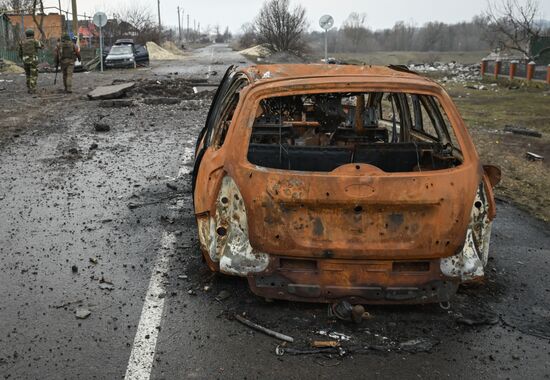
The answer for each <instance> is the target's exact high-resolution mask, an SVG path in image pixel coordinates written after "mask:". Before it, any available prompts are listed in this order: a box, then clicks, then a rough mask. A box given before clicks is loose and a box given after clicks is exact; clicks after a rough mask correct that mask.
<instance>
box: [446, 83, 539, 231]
mask: <svg viewBox="0 0 550 380" xmlns="http://www.w3.org/2000/svg"><path fill="white" fill-rule="evenodd" d="M443 85H444V86H445V87H446V89H447V91H449V93H450V95H451V96H452V97H453V99H454V101H455V103H456V105H457V106H458V108H459V110H460V112H461V114H462V117H463V118H464V120H465V121H466V124H467V125H468V128H469V130H470V133H471V134H472V136H473V138H474V140H475V144H476V147H477V149H478V153H479V155H480V157H481V159H482V161H483V163H485V164H492V165H496V166H498V167H500V168H501V170H502V182H501V183H500V184H499V185H498V186H497V187H496V195H497V196H498V197H500V198H502V199H505V200H508V201H511V202H513V203H514V204H516V205H518V206H519V207H521V208H523V209H524V210H526V211H528V212H530V213H531V214H532V215H535V216H536V217H538V218H541V219H543V220H545V221H550V192H549V191H548V186H549V184H550V170H549V169H550V89H549V88H548V87H546V88H545V87H544V86H540V87H538V88H537V87H534V86H533V87H528V86H521V83H520V82H517V83H514V84H513V85H510V84H508V83H498V84H497V83H493V82H491V81H486V82H483V83H480V82H476V83H453V82H448V83H444V84H443ZM480 85H483V86H485V88H486V90H477V89H473V88H468V87H473V86H478V87H479V86H480ZM465 86H468V87H465ZM506 126H512V127H524V128H528V129H530V130H533V131H537V132H540V133H541V134H542V137H531V136H523V135H517V134H512V133H509V132H506V131H505V127H506ZM527 152H532V153H535V154H538V155H541V156H543V157H544V160H543V161H529V160H528V159H527V158H526V153H527Z"/></svg>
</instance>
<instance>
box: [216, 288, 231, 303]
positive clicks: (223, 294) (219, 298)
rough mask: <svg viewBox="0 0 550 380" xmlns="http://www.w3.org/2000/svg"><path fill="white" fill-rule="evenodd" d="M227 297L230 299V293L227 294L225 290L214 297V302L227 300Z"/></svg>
mask: <svg viewBox="0 0 550 380" xmlns="http://www.w3.org/2000/svg"><path fill="white" fill-rule="evenodd" d="M229 297H231V293H229V292H228V291H227V290H222V291H221V292H219V293H218V295H217V296H216V301H224V300H226V299H228V298H229Z"/></svg>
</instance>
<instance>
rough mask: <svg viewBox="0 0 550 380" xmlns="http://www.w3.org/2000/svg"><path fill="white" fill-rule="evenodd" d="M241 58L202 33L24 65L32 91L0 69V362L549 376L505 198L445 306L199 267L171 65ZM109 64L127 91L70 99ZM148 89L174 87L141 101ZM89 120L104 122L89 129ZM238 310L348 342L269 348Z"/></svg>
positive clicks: (190, 102) (536, 285)
mask: <svg viewBox="0 0 550 380" xmlns="http://www.w3.org/2000/svg"><path fill="white" fill-rule="evenodd" d="M243 62H246V61H245V59H244V58H243V57H241V56H240V55H238V54H237V53H235V52H232V51H231V50H230V49H229V48H228V47H227V46H225V45H212V46H209V47H206V48H203V49H199V50H197V51H194V52H193V53H191V54H189V55H188V56H187V57H185V58H184V59H182V60H181V61H168V62H154V63H153V64H152V65H151V67H150V68H145V69H138V70H128V71H109V72H106V73H104V74H101V73H79V74H76V75H75V78H74V83H75V84H74V87H75V90H76V91H75V93H74V94H72V95H70V96H67V95H64V94H62V93H61V92H60V91H59V87H58V88H57V89H54V88H53V74H41V75H40V78H39V87H40V89H41V90H40V91H39V94H38V95H37V96H36V97H31V96H29V95H27V94H26V93H25V89H24V77H21V76H18V75H13V74H1V75H0V79H2V80H4V82H2V87H4V88H5V90H4V91H0V104H1V105H2V107H1V111H0V112H1V115H0V289H1V293H0V375H2V376H3V377H4V378H6V379H77V378H78V379H116V378H125V377H126V378H136V379H143V378H151V379H176V378H178V379H180V378H199V379H202V378H229V379H256V378H288V379H303V378H334V377H337V376H342V377H343V376H345V377H348V378H384V379H385V378H396V377H398V378H453V379H454V378H456V379H459V378H497V379H500V378H502V379H508V378H510V379H516V378H518V379H519V378H522V379H523V378H548V377H550V376H549V374H550V364H549V363H550V278H549V275H548V270H547V268H548V264H549V257H550V229H549V227H548V224H545V223H543V222H540V221H538V220H536V219H534V218H532V217H531V216H529V215H527V214H526V213H524V212H523V211H520V210H518V209H516V208H515V207H514V206H513V205H511V204H508V203H504V202H499V203H498V216H497V219H496V221H495V224H494V228H493V238H492V246H491V257H492V258H491V260H490V263H489V268H488V276H487V280H486V282H485V283H484V284H480V285H479V286H476V287H468V288H461V289H460V290H459V293H458V294H457V295H456V297H455V298H454V299H453V301H452V302H451V306H450V309H448V310H444V309H443V308H441V307H440V306H439V305H425V306H406V307H403V306H393V307H388V306H385V307H383V306H376V307H368V306H367V310H368V311H369V312H370V313H371V315H372V316H373V318H372V319H371V320H368V321H364V322H363V323H362V324H361V325H349V324H347V323H345V322H341V321H334V320H332V319H330V318H329V317H328V316H327V308H326V306H325V305H317V304H299V303H290V302H272V303H268V302H266V301H265V300H263V299H259V298H257V297H255V296H254V295H252V294H251V293H250V291H249V290H248V289H247V285H246V283H245V281H244V280H242V279H239V278H232V277H227V276H223V275H219V274H212V273H210V272H209V271H208V269H207V268H206V265H205V264H204V263H203V261H202V260H201V256H200V252H199V248H198V242H197V232H196V226H195V222H194V218H193V211H192V199H191V192H190V191H191V186H190V176H189V172H190V170H191V168H192V166H191V165H192V155H193V148H194V143H195V138H196V135H197V134H198V132H199V130H200V128H201V126H202V125H203V123H204V121H205V118H206V114H207V111H208V106H209V102H210V99H209V94H203V95H201V94H199V95H197V96H194V95H190V91H189V88H188V87H189V86H191V85H190V84H189V82H187V80H189V79H207V80H208V81H209V82H210V83H216V82H217V81H219V80H220V78H221V76H222V75H223V72H224V70H225V68H226V67H227V66H228V65H230V64H241V65H242V64H243ZM114 80H117V81H120V80H122V81H131V80H135V81H137V83H138V85H137V86H136V88H135V89H134V90H132V92H131V93H130V94H129V96H130V97H131V99H133V100H134V102H135V106H133V107H125V108H101V107H99V106H98V102H96V101H90V100H87V99H86V97H85V94H86V93H87V92H89V91H90V90H91V89H93V88H94V87H95V86H97V85H99V84H110V83H112V82H113V81H114ZM10 81H12V82H10ZM158 88H161V89H162V88H175V89H176V90H174V91H170V92H167V95H166V96H170V97H174V96H175V97H179V98H180V100H179V101H178V103H176V104H169V105H165V104H154V105H150V104H146V102H145V100H146V99H149V98H151V97H157V96H161V95H163V91H162V90H161V91H160V92H159V91H158ZM186 88H187V92H186V91H184V90H185V89H186ZM178 91H181V93H180V92H178ZM179 94H181V95H179ZM210 95H211V94H210ZM98 121H101V122H102V123H105V124H108V125H109V126H110V130H109V131H107V132H97V131H95V129H94V123H95V122H98ZM504 175H506V173H504ZM153 285H154V286H153ZM152 289H153V290H152ZM144 305H145V307H144ZM148 305H150V307H149V306H148ZM88 313H89V315H86V314H88ZM148 313H149V314H148ZM237 313H239V314H242V313H246V316H247V318H249V319H250V320H252V321H254V322H257V323H259V324H261V325H263V326H266V327H269V328H271V329H274V330H276V331H279V332H281V333H284V334H287V335H290V336H293V337H294V338H295V342H294V343H293V344H288V345H287V346H286V347H289V348H295V349H300V350H301V349H306V348H308V346H309V342H310V341H311V340H322V339H323V337H322V336H321V335H320V334H319V331H321V330H328V331H337V332H340V333H343V334H345V335H347V336H349V337H350V340H349V342H346V343H345V344H344V346H345V347H346V350H345V352H342V354H343V355H340V354H338V353H330V354H329V353H322V354H308V355H292V354H290V353H286V354H284V355H282V356H278V355H276V353H275V350H276V347H277V346H278V345H279V344H280V342H278V341H277V340H275V339H273V338H270V337H267V336H265V335H263V334H261V333H258V332H255V331H252V330H250V329H248V328H247V327H245V326H243V325H241V324H239V323H238V322H237V321H235V320H234V318H233V316H234V315H235V314H237ZM77 314H78V315H77ZM144 315H145V317H144ZM79 317H80V318H79ZM157 317H158V319H156V318H157ZM419 342H420V343H422V344H417V343H419ZM153 343H154V344H153ZM404 344H405V345H406V344H409V345H412V346H413V348H414V347H416V348H415V349H413V350H412V351H413V352H408V351H407V350H404V349H403V347H404V346H403V345H404ZM354 347H355V348H357V347H363V348H365V347H369V348H367V349H363V350H359V349H354ZM348 348H349V351H348ZM134 359H135V361H134ZM147 363H149V364H147Z"/></svg>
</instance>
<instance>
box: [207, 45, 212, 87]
mask: <svg viewBox="0 0 550 380" xmlns="http://www.w3.org/2000/svg"><path fill="white" fill-rule="evenodd" d="M210 53H211V54H210V63H212V61H213V60H214V47H212V50H211V51H210ZM211 71H212V65H211V64H210V65H208V72H207V73H206V80H208V79H210V72H211Z"/></svg>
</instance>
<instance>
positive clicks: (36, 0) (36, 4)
mask: <svg viewBox="0 0 550 380" xmlns="http://www.w3.org/2000/svg"><path fill="white" fill-rule="evenodd" d="M37 8H38V12H39V16H40V21H38V18H37V16H36V10H37ZM32 19H33V21H34V24H35V25H36V27H37V28H38V31H39V32H40V39H41V40H42V41H45V40H46V34H45V33H44V2H43V1H42V0H33V3H32Z"/></svg>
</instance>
